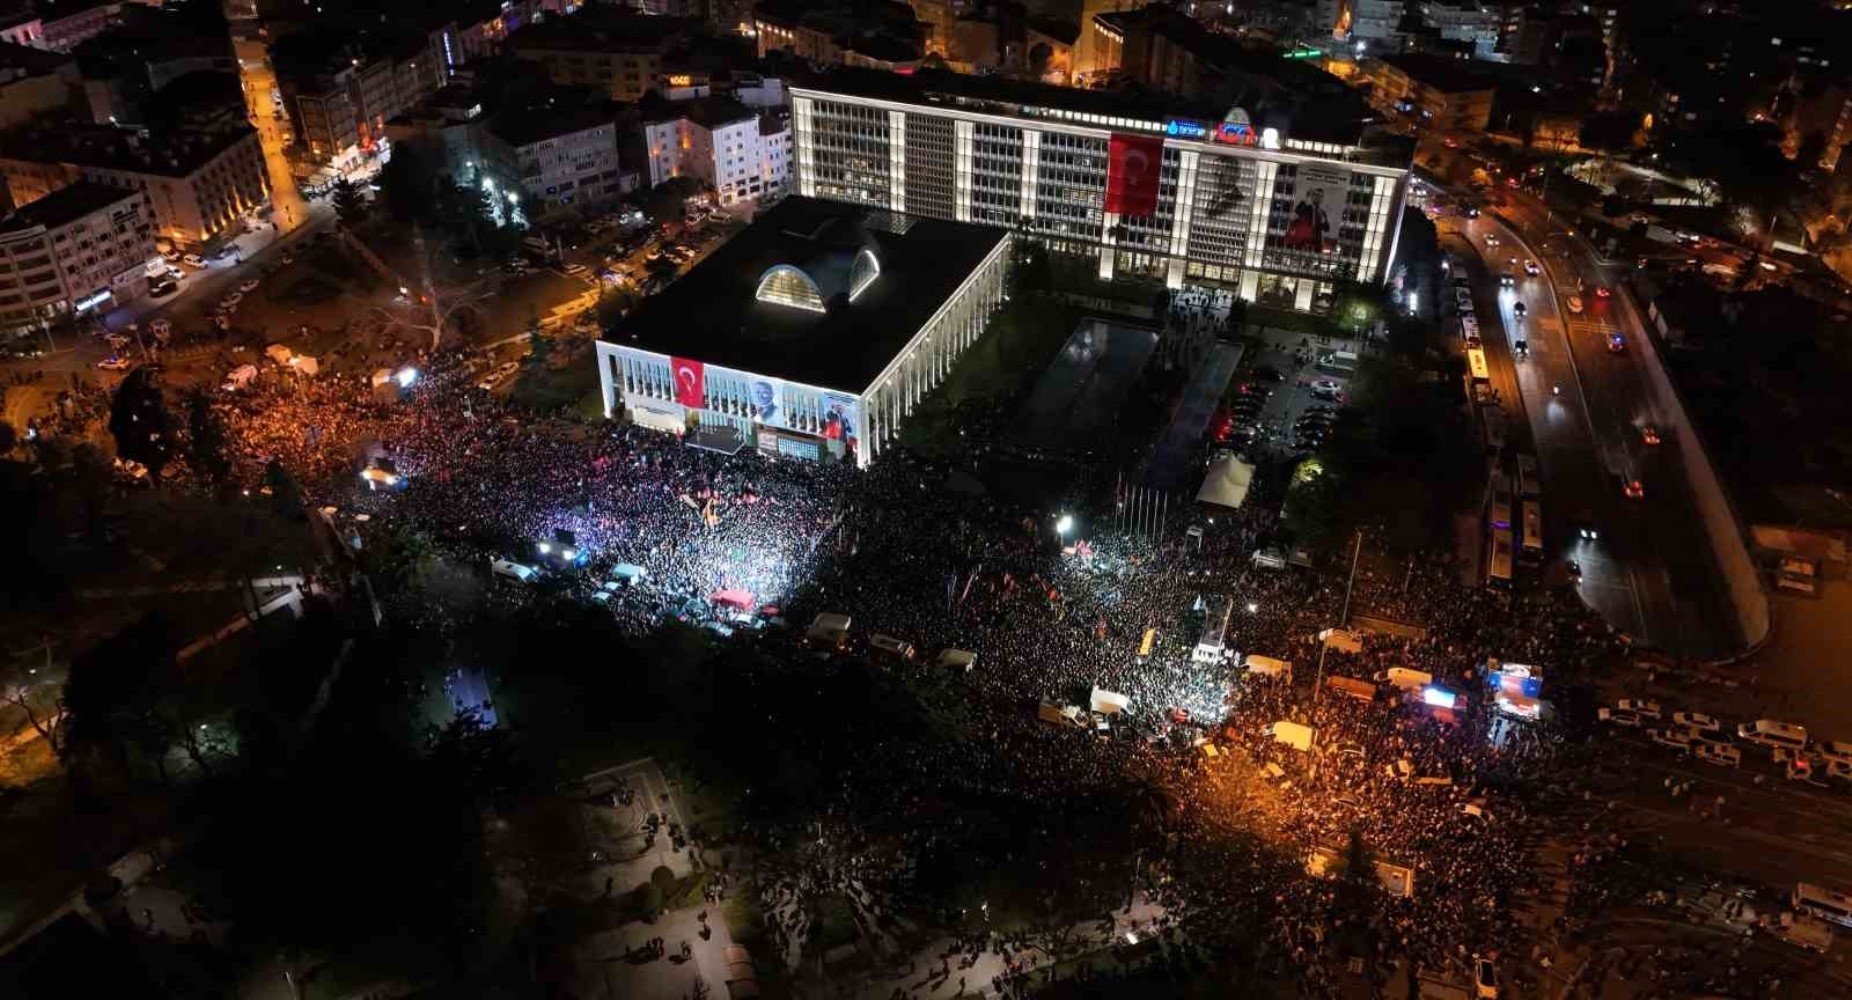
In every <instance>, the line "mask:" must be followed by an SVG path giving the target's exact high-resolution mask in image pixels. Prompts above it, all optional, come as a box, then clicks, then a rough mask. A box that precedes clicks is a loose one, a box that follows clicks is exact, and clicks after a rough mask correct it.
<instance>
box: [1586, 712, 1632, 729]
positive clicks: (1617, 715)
mask: <svg viewBox="0 0 1852 1000" xmlns="http://www.w3.org/2000/svg"><path fill="white" fill-rule="evenodd" d="M1595 718H1596V719H1597V720H1598V721H1601V722H1605V723H1608V724H1609V725H1613V726H1625V727H1627V728H1628V729H1638V728H1640V716H1639V714H1638V713H1636V712H1629V711H1628V710H1626V709H1624V708H1598V709H1596V710H1595Z"/></svg>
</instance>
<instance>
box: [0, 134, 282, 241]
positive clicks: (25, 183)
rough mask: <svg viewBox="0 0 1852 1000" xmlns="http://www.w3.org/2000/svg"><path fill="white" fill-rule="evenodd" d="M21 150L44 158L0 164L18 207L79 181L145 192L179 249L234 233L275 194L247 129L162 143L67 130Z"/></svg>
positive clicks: (162, 233)
mask: <svg viewBox="0 0 1852 1000" xmlns="http://www.w3.org/2000/svg"><path fill="white" fill-rule="evenodd" d="M17 148H19V149H21V150H25V149H36V150H37V151H38V152H37V154H36V155H33V156H31V157H30V158H27V156H26V154H24V153H23V152H16V153H14V154H13V155H11V156H7V157H0V174H3V175H4V176H5V178H6V183H7V190H8V192H9V194H10V195H11V196H12V198H13V203H14V204H15V205H27V204H30V203H31V202H34V201H37V200H38V199H40V198H43V197H47V196H49V195H51V194H52V193H54V192H57V191H59V190H62V189H63V188H65V187H67V186H69V185H71V184H74V183H76V182H78V181H92V182H95V183H98V184H106V185H109V186H111V187H116V188H126V189H129V190H134V191H140V192H142V193H143V195H144V196H145V197H146V199H147V211H148V213H149V217H150V218H151V219H152V220H153V223H154V232H155V236H156V237H158V238H160V239H163V240H166V241H168V242H169V243H171V244H173V245H175V246H183V247H198V246H202V245H205V244H209V243H212V242H214V241H215V240H217V239H219V238H220V237H222V236H224V235H226V234H228V233H230V232H233V231H235V229H236V227H237V226H238V225H239V219H240V217H241V216H243V215H244V214H246V213H248V212H252V211H255V210H256V209H257V208H258V206H260V205H262V204H263V203H264V202H265V200H266V199H268V197H269V194H270V185H269V179H268V175H267V174H266V173H265V168H264V154H263V147H262V146H261V145H260V144H259V142H258V138H257V132H256V131H255V130H253V129H252V128H250V127H249V126H247V125H240V126H238V127H236V128H234V129H229V130H226V131H223V132H218V133H205V132H196V131H176V132H171V133H163V134H158V135H152V134H142V133H133V132H127V131H124V130H122V129H116V128H111V127H108V126H96V125H83V126H69V127H65V128H61V129H58V130H56V131H53V132H47V131H41V132H39V133H37V134H34V135H32V136H30V137H22V139H21V142H20V143H19V145H18V147H17Z"/></svg>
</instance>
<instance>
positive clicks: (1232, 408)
mask: <svg viewBox="0 0 1852 1000" xmlns="http://www.w3.org/2000/svg"><path fill="white" fill-rule="evenodd" d="M1330 353H1331V352H1329V351H1327V350H1324V349H1312V348H1309V347H1308V348H1295V349H1293V350H1287V349H1283V348H1280V347H1276V346H1273V345H1271V344H1269V345H1268V346H1267V347H1265V348H1264V349H1262V350H1261V351H1260V352H1258V354H1257V355H1256V356H1255V359H1254V361H1253V362H1252V363H1251V364H1248V365H1244V366H1243V367H1242V369H1241V370H1240V371H1239V372H1237V373H1235V379H1234V383H1233V385H1232V387H1231V389H1230V402H1229V404H1228V410H1227V418H1228V419H1227V420H1226V422H1225V423H1224V425H1223V427H1221V428H1218V430H1217V435H1218V436H1219V437H1222V439H1223V440H1224V441H1226V442H1228V443H1231V444H1234V445H1236V446H1237V447H1240V448H1242V449H1243V450H1246V451H1248V452H1249V453H1250V454H1253V455H1260V454H1265V455H1270V456H1274V457H1282V458H1292V457H1297V456H1302V455H1305V454H1309V453H1310V452H1312V451H1314V450H1316V449H1317V448H1318V446H1319V445H1321V444H1323V443H1324V441H1325V438H1326V437H1327V436H1328V435H1329V433H1330V430H1331V425H1332V424H1333V423H1335V422H1336V420H1337V417H1338V413H1339V412H1340V411H1341V410H1342V409H1343V407H1344V404H1345V401H1346V400H1347V399H1348V394H1349V378H1348V377H1347V376H1346V375H1344V374H1342V373H1341V372H1339V371H1337V370H1336V369H1335V368H1334V367H1333V366H1332V365H1331V364H1330V363H1327V364H1326V365H1324V366H1321V365H1320V364H1319V363H1318V360H1319V358H1320V356H1322V355H1327V354H1330ZM1329 360H1335V359H1328V361H1329Z"/></svg>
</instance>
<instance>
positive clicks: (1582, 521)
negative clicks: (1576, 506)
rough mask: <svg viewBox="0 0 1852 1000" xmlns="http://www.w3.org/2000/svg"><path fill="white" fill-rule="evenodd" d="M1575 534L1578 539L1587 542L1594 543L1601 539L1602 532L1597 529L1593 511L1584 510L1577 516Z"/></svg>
mask: <svg viewBox="0 0 1852 1000" xmlns="http://www.w3.org/2000/svg"><path fill="white" fill-rule="evenodd" d="M1575 533H1576V537H1577V538H1580V539H1582V540H1583V541H1585V542H1593V541H1597V540H1599V539H1600V538H1601V530H1600V529H1599V528H1596V527H1595V514H1594V512H1593V511H1590V510H1583V511H1582V512H1581V513H1579V514H1577V515H1576V517H1575Z"/></svg>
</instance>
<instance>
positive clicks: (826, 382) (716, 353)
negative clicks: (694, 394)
mask: <svg viewBox="0 0 1852 1000" xmlns="http://www.w3.org/2000/svg"><path fill="white" fill-rule="evenodd" d="M1008 235H1009V234H1008V233H1007V232H1006V231H1004V230H1002V229H995V228H992V227H989V226H979V225H973V224H971V223H965V222H946V221H943V220H938V219H924V218H919V217H917V216H907V215H900V214H898V213H888V212H881V211H875V210H870V209H866V208H860V207H856V206H853V205H842V204H837V203H835V202H828V201H819V200H817V199H814V198H804V197H798V196H793V197H789V198H786V199H785V200H783V201H781V202H779V203H778V204H777V205H776V206H774V207H772V208H770V209H768V210H766V211H764V212H761V213H760V214H759V217H758V218H757V219H756V220H754V222H753V223H752V225H751V226H748V227H747V228H746V229H745V231H743V232H741V233H740V234H738V235H737V236H734V237H733V238H732V239H731V240H729V241H727V243H725V244H724V245H722V246H721V247H720V249H718V250H716V251H714V253H713V254H712V255H710V256H709V257H708V258H707V259H706V260H704V261H702V262H701V263H700V264H697V265H696V266H695V267H694V268H693V269H692V270H690V271H689V272H688V273H687V274H684V275H682V277H681V278H680V279H678V280H676V281H675V282H674V283H673V284H671V285H669V287H667V288H665V289H663V290H662V291H661V292H659V293H657V294H655V295H652V296H650V297H649V298H647V299H644V300H643V302H642V304H641V305H639V306H638V307H637V309H636V310H635V311H633V312H632V313H631V314H630V315H629V316H628V317H626V318H625V319H624V321H623V323H622V324H620V325H619V326H618V327H617V328H616V329H614V330H612V331H611V332H610V333H609V334H608V335H607V336H606V339H607V340H608V341H609V342H611V343H613V344H621V345H625V346H631V347H638V348H642V349H643V350H648V351H656V352H659V353H662V354H670V355H675V356H677V357H686V358H694V359H698V360H700V361H702V362H704V363H707V364H714V365H720V366H722V367H726V368H733V369H737V370H739V371H743V372H751V373H755V374H759V375H770V376H774V377H777V378H781V379H785V380H787V381H792V382H801V383H803V384H805V385H810V386H816V387H818V388H823V389H836V390H840V391H843V392H851V393H860V392H862V391H863V390H865V389H866V388H867V387H868V386H869V385H871V384H873V382H874V380H875V379H876V377H877V376H879V375H880V374H881V372H882V371H884V370H885V369H886V368H887V366H888V364H890V363H891V362H892V361H893V360H894V358H895V356H897V355H898V354H899V353H900V350H901V348H903V347H905V346H906V344H907V342H908V341H909V340H911V339H913V336H914V335H915V334H916V333H918V332H919V331H920V329H921V328H922V327H924V326H925V325H926V323H927V322H928V321H929V320H931V319H932V316H933V314H934V313H935V312H937V311H938V310H939V307H940V306H942V305H944V304H945V302H946V300H947V299H950V298H951V297H952V293H953V292H955V291H957V290H958V287H959V285H961V284H963V283H964V281H965V279H966V278H968V277H969V276H970V275H971V273H972V272H973V271H975V270H976V269H977V267H978V265H979V264H981V263H983V261H984V259H985V258H986V257H988V256H989V255H990V253H991V252H992V251H993V250H995V249H996V248H997V245H998V244H999V243H1001V242H1003V241H1004V240H1006V239H1008ZM870 243H872V248H873V249H874V251H875V253H876V256H877V258H878V262H879V265H880V275H879V276H878V277H877V278H876V279H875V280H874V282H873V283H872V284H870V285H869V286H868V287H867V288H866V289H865V290H864V291H862V292H861V293H860V294H859V295H856V296H855V297H854V298H853V300H849V299H848V298H847V297H846V296H836V297H834V298H832V299H831V300H830V301H829V303H828V306H827V308H826V310H825V311H824V312H815V311H811V310H807V309H802V308H798V307H794V306H788V305H780V304H777V303H771V302H761V301H759V300H758V299H757V298H756V297H755V296H756V292H757V290H758V287H759V282H760V279H761V278H763V277H764V275H765V273H766V272H767V271H768V270H769V269H771V268H773V267H775V266H778V265H780V264H788V265H792V266H796V267H799V268H800V269H805V270H806V273H811V272H812V269H813V267H812V262H815V261H817V260H819V258H828V259H831V260H833V259H834V258H835V257H839V256H842V255H843V254H845V253H848V254H849V255H850V256H852V255H853V250H854V249H856V248H859V247H860V246H862V245H868V244H870ZM821 267H822V269H821V270H818V271H817V273H816V277H815V280H818V282H819V285H820V286H821V285H825V284H829V282H827V281H826V280H824V277H823V275H824V274H826V273H828V272H829V271H830V269H831V268H832V267H833V265H832V264H830V263H825V264H823V265H821ZM845 267H846V265H845ZM834 269H835V270H843V268H834Z"/></svg>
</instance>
